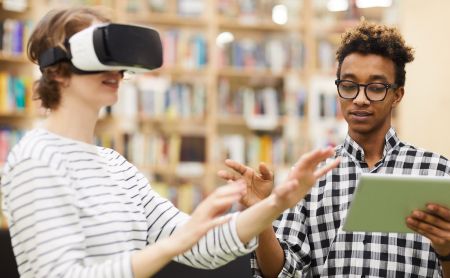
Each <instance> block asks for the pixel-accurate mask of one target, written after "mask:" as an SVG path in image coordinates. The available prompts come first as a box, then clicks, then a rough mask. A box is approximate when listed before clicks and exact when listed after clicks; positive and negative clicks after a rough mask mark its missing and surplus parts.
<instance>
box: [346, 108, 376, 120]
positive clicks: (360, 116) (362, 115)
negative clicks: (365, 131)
mask: <svg viewBox="0 0 450 278" xmlns="http://www.w3.org/2000/svg"><path fill="white" fill-rule="evenodd" d="M349 114H350V116H351V117H352V118H354V119H355V120H365V119H367V118H368V117H370V116H372V113H370V112H369V111H365V110H354V111H350V112H349Z"/></svg>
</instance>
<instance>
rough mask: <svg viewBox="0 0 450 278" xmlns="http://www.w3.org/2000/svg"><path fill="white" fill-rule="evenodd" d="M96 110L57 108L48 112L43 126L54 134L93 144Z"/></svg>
mask: <svg viewBox="0 0 450 278" xmlns="http://www.w3.org/2000/svg"><path fill="white" fill-rule="evenodd" d="M97 117H98V112H97V113H96V112H93V111H73V109H69V108H58V109H56V110H53V111H51V112H50V114H49V116H48V117H47V119H46V120H45V122H44V125H43V127H44V128H45V129H47V130H48V131H50V132H53V133H55V134H58V135H61V136H64V137H67V138H70V139H73V140H77V141H82V142H85V143H88V144H93V140H94V129H95V125H96V123H97Z"/></svg>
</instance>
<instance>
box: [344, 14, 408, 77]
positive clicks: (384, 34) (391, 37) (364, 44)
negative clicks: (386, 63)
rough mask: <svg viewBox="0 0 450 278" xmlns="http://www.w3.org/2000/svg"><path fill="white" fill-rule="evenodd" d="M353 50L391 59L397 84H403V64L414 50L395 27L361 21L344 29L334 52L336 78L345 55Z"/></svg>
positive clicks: (404, 72)
mask: <svg viewBox="0 0 450 278" xmlns="http://www.w3.org/2000/svg"><path fill="white" fill-rule="evenodd" d="M355 52H357V53H361V54H376V55H381V56H383V57H386V58H388V59H390V60H392V61H393V62H394V65H395V83H396V84H397V85H398V86H404V85H405V75H406V71H405V64H406V63H409V62H412V61H413V60H414V50H413V49H412V48H411V47H409V46H407V45H406V44H405V40H404V39H403V37H402V35H401V34H400V32H399V31H398V30H397V29H396V28H393V27H388V26H386V25H381V24H376V23H369V22H367V21H362V22H361V23H360V24H358V25H357V26H356V27H354V28H352V29H350V30H348V31H346V32H345V33H344V34H343V35H342V40H341V43H340V46H339V48H338V50H337V52H336V59H337V61H338V63H339V64H338V69H337V78H340V75H341V66H342V62H343V61H344V59H345V57H347V56H348V55H350V54H352V53H355Z"/></svg>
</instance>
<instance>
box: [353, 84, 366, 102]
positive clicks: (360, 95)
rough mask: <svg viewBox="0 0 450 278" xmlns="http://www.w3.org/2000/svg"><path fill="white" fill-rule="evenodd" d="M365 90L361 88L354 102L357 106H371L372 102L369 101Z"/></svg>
mask: <svg viewBox="0 0 450 278" xmlns="http://www.w3.org/2000/svg"><path fill="white" fill-rule="evenodd" d="M365 88H366V87H363V86H359V93H358V95H357V96H356V98H355V99H354V100H353V103H354V104H356V105H369V104H370V100H368V99H367V97H366V94H365V91H364V90H365Z"/></svg>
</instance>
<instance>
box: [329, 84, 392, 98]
mask: <svg viewBox="0 0 450 278" xmlns="http://www.w3.org/2000/svg"><path fill="white" fill-rule="evenodd" d="M344 81H345V82H351V83H353V84H355V85H357V86H358V91H357V92H356V95H355V96H354V97H343V96H342V95H341V92H339V84H341V83H342V82H344ZM334 84H336V89H337V91H338V95H339V97H341V98H343V99H349V100H354V99H355V98H357V97H358V95H359V92H360V91H361V90H360V88H361V87H364V95H365V96H366V98H367V99H368V100H369V101H373V102H375V101H383V100H385V99H386V95H387V93H388V91H389V89H393V90H395V89H398V85H397V84H395V83H394V84H389V83H383V82H370V83H366V84H362V83H356V82H354V81H351V80H346V79H336V80H335V81H334ZM372 84H377V85H383V86H384V88H385V89H386V92H385V93H384V97H383V98H382V99H377V100H373V99H371V98H369V96H368V95H367V87H368V86H370V85H372Z"/></svg>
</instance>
